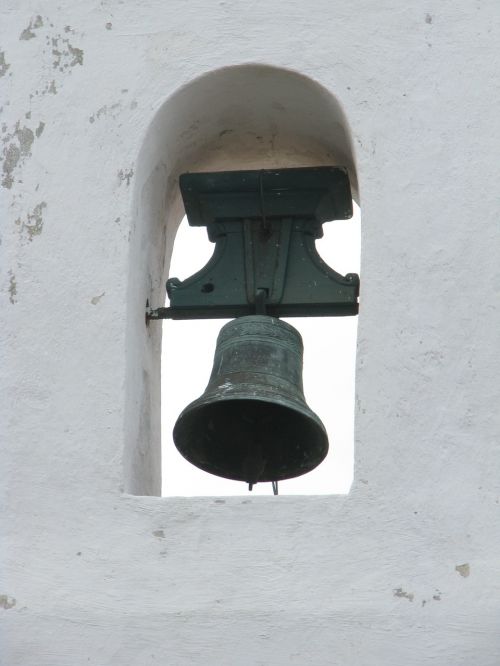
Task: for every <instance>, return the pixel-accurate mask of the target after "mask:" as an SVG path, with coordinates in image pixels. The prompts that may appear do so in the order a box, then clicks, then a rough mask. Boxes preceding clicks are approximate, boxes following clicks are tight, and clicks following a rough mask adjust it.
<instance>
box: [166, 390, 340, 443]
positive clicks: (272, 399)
mask: <svg viewBox="0 0 500 666" xmlns="http://www.w3.org/2000/svg"><path fill="white" fill-rule="evenodd" d="M238 388H239V387H238ZM259 389H260V390H261V391H262V386H260V387H259ZM236 390H237V389H236ZM232 400H252V401H253V402H265V403H267V404H271V405H277V404H278V405H280V406H282V407H289V408H290V409H294V410H295V411H296V412H300V413H301V414H303V415H304V416H308V417H312V419H313V420H314V421H315V423H316V424H317V425H318V426H319V427H320V428H321V430H322V431H323V433H324V435H325V439H326V443H327V452H328V434H327V432H326V428H325V426H324V423H323V421H322V420H321V419H320V418H319V416H318V415H317V414H316V412H313V410H312V409H311V408H310V407H307V405H306V406H305V407H304V406H303V405H302V404H301V403H300V402H295V401H294V400H290V399H289V398H283V397H282V395H280V400H279V403H277V402H276V395H274V396H271V395H270V396H269V397H266V396H265V395H264V396H263V395H262V392H261V393H260V394H259V395H252V394H251V393H248V392H247V393H245V394H244V395H238V394H236V395H235V394H234V392H233V393H232V394H231V395H227V396H225V395H220V393H219V394H216V393H204V394H203V395H202V396H201V397H200V398H197V399H196V400H193V402H190V403H189V405H187V407H184V409H183V410H182V412H181V413H180V414H179V416H178V417H177V420H176V422H175V424H174V430H175V428H176V426H177V424H178V423H179V421H180V420H181V419H182V417H183V416H184V414H185V413H186V412H188V411H189V412H191V411H193V410H195V409H198V408H201V407H204V406H205V405H213V404H214V403H216V402H231V401H232ZM325 455H326V454H325Z"/></svg>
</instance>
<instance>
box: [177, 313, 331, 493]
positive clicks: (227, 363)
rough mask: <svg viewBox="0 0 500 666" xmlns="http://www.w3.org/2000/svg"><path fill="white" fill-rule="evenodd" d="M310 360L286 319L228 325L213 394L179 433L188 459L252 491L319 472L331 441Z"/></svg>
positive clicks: (220, 342) (180, 423)
mask: <svg viewBox="0 0 500 666" xmlns="http://www.w3.org/2000/svg"><path fill="white" fill-rule="evenodd" d="M302 354H303V344H302V338H301V336H300V333H299V332H298V331H297V330H296V329H295V328H293V326H290V324H287V323H285V322H284V321H281V320H280V319H276V318H274V317H269V316H265V315H253V316H246V317H240V318H238V319H234V320H232V321H230V322H229V323H228V324H226V325H225V326H224V327H223V328H222V330H221V331H220V333H219V336H218V339H217V346H216V351H215V358H214V365H213V369H212V374H211V376H210V381H209V383H208V386H207V388H206V390H205V392H204V393H203V395H202V396H201V397H200V398H198V399H197V400H195V401H194V402H192V403H191V404H190V405H188V406H187V407H186V408H185V409H184V411H183V412H182V413H181V414H180V416H179V418H178V419H177V422H176V424H175V427H174V432H173V436H174V442H175V445H176V446H177V448H178V450H179V451H180V453H181V454H182V455H183V456H184V458H186V459H187V460H189V462H191V463H192V464H193V465H196V467H199V468H200V469H202V470H204V471H206V472H210V474H215V475H217V476H221V477H224V478H226V479H234V480H237V481H245V482H247V483H249V484H250V487H251V485H252V484H254V483H257V482H258V481H281V480H283V479H290V478H293V477H295V476H300V475H301V474H306V473H307V472H310V471H311V470H312V469H314V468H315V467H317V465H319V464H320V463H321V461H322V460H323V459H324V458H325V456H326V454H327V452H328V437H327V434H326V430H325V427H324V425H323V424H322V423H321V421H320V419H319V418H318V416H317V415H316V414H315V413H314V412H313V411H311V410H310V409H309V407H308V406H307V404H306V402H305V398H304V393H303V388H302Z"/></svg>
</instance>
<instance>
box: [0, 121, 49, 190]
mask: <svg viewBox="0 0 500 666" xmlns="http://www.w3.org/2000/svg"><path fill="white" fill-rule="evenodd" d="M25 118H26V119H27V120H29V119H31V112H28V113H26V114H25ZM44 127H45V123H44V122H41V121H40V122H39V124H38V127H37V128H36V129H35V132H33V130H32V129H31V128H30V127H27V126H26V125H23V126H21V123H20V121H18V122H17V123H16V125H15V127H14V129H13V130H12V131H11V132H10V133H8V132H7V126H6V125H5V124H4V125H3V126H2V132H3V133H4V134H5V136H3V137H2V142H3V143H4V144H5V145H4V148H3V167H2V171H3V178H2V186H3V187H5V188H6V189H11V187H12V185H13V183H14V170H15V169H16V167H17V166H18V165H19V166H20V165H21V164H22V162H23V161H24V160H25V159H26V158H28V157H30V156H31V148H32V146H33V142H34V140H35V135H36V137H37V138H39V137H40V135H41V134H42V132H43V130H44Z"/></svg>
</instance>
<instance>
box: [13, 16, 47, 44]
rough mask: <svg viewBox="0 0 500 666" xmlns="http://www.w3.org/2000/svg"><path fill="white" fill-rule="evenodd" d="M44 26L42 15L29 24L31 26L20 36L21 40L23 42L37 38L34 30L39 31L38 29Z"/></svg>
mask: <svg viewBox="0 0 500 666" xmlns="http://www.w3.org/2000/svg"><path fill="white" fill-rule="evenodd" d="M42 26H43V19H42V17H41V16H40V15H38V16H35V17H34V18H32V19H31V21H30V22H29V25H28V27H27V28H25V29H24V30H23V31H22V33H21V34H20V35H19V39H20V40H21V41H22V40H28V39H33V38H34V37H36V34H35V33H34V32H33V31H34V30H37V29H38V28H41V27H42Z"/></svg>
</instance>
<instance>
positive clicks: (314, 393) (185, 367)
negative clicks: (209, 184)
mask: <svg viewBox="0 0 500 666" xmlns="http://www.w3.org/2000/svg"><path fill="white" fill-rule="evenodd" d="M323 229H324V237H323V238H322V239H321V240H319V241H317V243H316V247H317V249H318V252H319V254H320V255H321V256H322V258H323V259H324V260H325V261H326V263H327V264H328V265H329V266H331V267H332V268H333V269H335V270H336V271H337V272H339V273H341V274H342V275H345V274H346V273H359V259H360V216H359V208H358V207H357V206H356V204H354V216H353V218H352V219H351V220H345V221H344V220H335V221H333V222H327V223H325V224H324V225H323ZM214 247H215V245H214V244H213V243H210V242H209V241H208V238H207V232H206V228H204V227H203V228H202V227H190V226H189V225H188V224H187V221H186V219H184V220H183V221H182V223H181V225H180V227H179V231H178V233H177V237H176V241H175V245H174V252H173V256H172V263H171V268H170V277H177V278H179V279H181V280H184V279H185V278H187V277H189V276H190V275H192V274H193V273H195V272H196V271H198V270H200V268H202V267H203V266H204V265H205V264H206V263H207V261H208V260H209V258H210V256H211V255H212V252H213V249H214ZM286 321H288V322H289V323H290V324H292V326H295V328H297V329H298V330H299V331H300V333H301V335H302V338H303V341H304V375H303V376H304V392H305V396H306V401H307V403H308V405H309V407H310V408H311V409H312V410H313V411H315V412H316V414H317V415H318V416H319V417H320V419H321V420H322V421H323V423H324V425H325V427H326V430H327V433H328V438H329V441H330V451H329V453H328V456H327V457H326V459H325V460H324V462H323V463H321V465H319V467H317V468H316V469H315V470H313V471H312V472H310V473H309V474H305V475H304V476H301V477H298V478H297V479H291V480H289V481H281V482H280V484H279V493H280V495H292V494H293V495H298V494H308V495H323V494H331V493H347V492H348V491H349V488H350V485H351V482H352V472H353V421H354V369H355V353H356V330H357V317H309V318H302V317H300V318H299V317H295V318H290V319H286ZM225 322H226V320H223V319H218V320H209V321H207V320H195V321H171V320H165V321H164V322H163V354H162V460H163V465H162V466H163V495H167V496H172V495H188V496H193V495H210V496H213V495H248V494H249V491H248V486H247V485H246V484H244V483H241V482H237V481H228V480H227V479H221V478H219V477H216V476H213V475H211V474H207V473H206V472H203V471H201V470H199V469H197V468H196V467H194V466H193V465H191V464H190V463H188V462H187V461H186V460H184V458H183V457H182V456H181V455H180V454H179V453H178V452H177V449H176V448H175V445H174V443H173V439H172V430H173V427H174V423H175V421H176V419H177V417H178V415H179V414H180V412H181V411H182V410H183V409H184V407H186V405H188V404H189V403H190V402H192V401H193V400H195V399H196V398H198V397H199V396H200V395H201V394H202V393H203V391H204V390H205V387H206V385H207V383H208V379H209V376H210V372H211V370H212V363H213V358H214V351H215V342H216V338H217V335H218V333H219V331H220V329H221V328H222V326H223V325H224V323H225ZM252 494H256V495H270V494H272V489H271V484H270V483H262V484H257V485H256V486H254V489H253V490H252Z"/></svg>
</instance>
